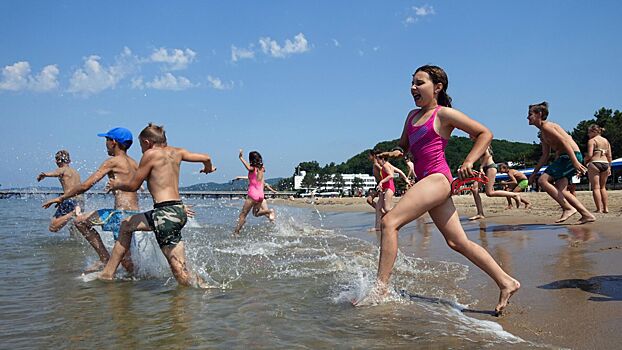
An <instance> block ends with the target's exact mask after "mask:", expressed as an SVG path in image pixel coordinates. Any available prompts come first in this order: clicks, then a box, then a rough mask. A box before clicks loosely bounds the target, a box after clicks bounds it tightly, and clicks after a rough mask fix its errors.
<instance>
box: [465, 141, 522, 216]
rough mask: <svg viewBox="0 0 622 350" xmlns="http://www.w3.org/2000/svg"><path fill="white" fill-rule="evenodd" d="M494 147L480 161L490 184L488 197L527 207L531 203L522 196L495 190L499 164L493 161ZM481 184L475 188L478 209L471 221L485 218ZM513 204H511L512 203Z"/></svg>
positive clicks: (510, 207)
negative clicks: (503, 198)
mask: <svg viewBox="0 0 622 350" xmlns="http://www.w3.org/2000/svg"><path fill="white" fill-rule="evenodd" d="M492 155H493V152H492V147H491V146H488V148H486V151H484V154H483V155H482V157H481V158H480V159H479V164H480V173H481V174H484V175H486V177H488V182H487V183H486V185H484V191H485V193H486V196H487V197H505V198H507V200H508V201H510V199H513V200H514V201H515V202H516V207H517V208H519V207H520V203H521V202H523V203H525V206H527V204H529V202H527V201H525V200H523V199H522V198H521V197H520V195H519V194H518V193H516V192H508V191H498V190H495V178H496V177H497V164H496V163H495V161H494V160H493V159H492ZM479 187H480V186H479V184H478V187H474V188H473V191H472V192H473V197H474V199H475V206H476V207H477V215H475V216H472V217H470V218H469V220H479V219H483V218H484V217H485V216H484V208H483V206H482V200H481V198H479V192H480V191H479ZM510 203H511V202H510ZM507 209H512V206H511V205H509V206H508V207H507Z"/></svg>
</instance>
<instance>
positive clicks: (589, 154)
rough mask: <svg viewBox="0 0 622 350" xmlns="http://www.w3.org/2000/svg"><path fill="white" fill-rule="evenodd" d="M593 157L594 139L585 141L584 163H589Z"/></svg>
mask: <svg viewBox="0 0 622 350" xmlns="http://www.w3.org/2000/svg"><path fill="white" fill-rule="evenodd" d="M592 157H594V139H589V140H588V141H587V153H586V154H585V164H587V163H589V162H590V161H591V160H592Z"/></svg>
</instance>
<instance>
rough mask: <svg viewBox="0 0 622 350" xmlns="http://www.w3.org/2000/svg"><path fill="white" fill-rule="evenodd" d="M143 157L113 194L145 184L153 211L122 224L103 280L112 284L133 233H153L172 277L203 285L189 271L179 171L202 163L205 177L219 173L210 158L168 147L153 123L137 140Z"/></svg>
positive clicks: (115, 185)
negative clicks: (190, 164)
mask: <svg viewBox="0 0 622 350" xmlns="http://www.w3.org/2000/svg"><path fill="white" fill-rule="evenodd" d="M138 139H139V141H140V147H141V149H142V152H143V156H142V158H141V159H140V164H139V165H138V169H137V170H136V172H135V173H134V175H133V176H132V178H131V179H129V180H122V179H117V178H114V179H110V182H109V186H110V189H111V190H121V191H128V192H135V191H137V190H138V189H139V188H140V185H141V184H142V183H143V181H147V188H148V189H149V192H150V193H151V195H152V196H153V201H154V205H153V210H150V211H148V212H145V213H142V214H136V215H132V216H130V217H129V218H126V219H124V220H123V221H122V222H121V232H120V234H119V240H117V241H116V243H115V244H114V248H113V250H112V256H111V257H110V260H108V263H107V264H106V267H104V270H103V271H102V272H101V275H100V277H99V278H100V279H103V280H112V279H113V278H114V273H115V271H116V270H117V267H118V266H119V263H120V262H121V259H122V258H123V256H124V255H125V253H126V251H127V250H128V249H129V247H130V241H131V239H132V233H133V232H134V231H153V232H154V233H155V236H156V240H157V241H158V244H159V246H160V249H161V250H162V253H163V254H164V256H165V257H166V260H167V261H168V263H169V265H170V267H171V271H172V273H173V276H174V277H175V279H176V280H177V282H178V283H179V284H181V285H184V286H189V285H192V284H194V285H201V284H202V282H203V281H202V280H201V278H200V277H198V276H197V275H196V274H195V273H194V272H189V271H188V269H187V267H186V254H185V251H184V242H183V241H182V237H181V230H182V228H183V227H184V226H185V225H186V221H187V216H186V212H185V210H184V205H183V203H182V201H181V199H180V196H179V168H180V165H181V162H182V161H186V162H195V163H203V169H202V170H201V172H202V173H205V174H209V173H211V172H214V171H216V168H214V167H213V165H212V159H211V158H210V156H209V155H207V154H200V153H192V152H189V151H187V150H185V149H183V148H177V147H172V146H169V145H168V144H167V142H166V134H165V132H164V128H163V127H162V126H157V125H154V124H152V123H149V125H148V126H147V127H146V128H144V129H143V130H142V131H141V132H140V135H139V136H138Z"/></svg>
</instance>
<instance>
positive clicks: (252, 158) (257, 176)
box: [233, 149, 276, 235]
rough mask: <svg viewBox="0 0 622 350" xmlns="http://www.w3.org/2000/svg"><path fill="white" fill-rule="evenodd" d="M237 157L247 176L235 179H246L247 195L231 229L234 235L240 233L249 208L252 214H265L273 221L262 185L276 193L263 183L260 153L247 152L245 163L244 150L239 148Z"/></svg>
mask: <svg viewBox="0 0 622 350" xmlns="http://www.w3.org/2000/svg"><path fill="white" fill-rule="evenodd" d="M239 158H240V161H241V162H242V164H244V167H245V168H246V170H248V176H238V177H236V178H235V180H239V179H248V192H247V194H248V196H247V198H246V201H244V205H243V206H242V210H241V211H240V216H239V217H238V223H237V225H236V227H235V230H234V231H233V233H234V234H236V235H239V234H240V231H241V230H242V226H244V223H245V222H246V217H247V216H248V213H249V212H250V211H251V209H252V211H253V215H254V216H256V217H259V216H266V217H267V218H268V219H269V220H270V221H271V222H274V219H275V217H276V214H275V212H274V209H268V202H267V201H266V199H265V196H264V191H263V189H264V187H267V188H268V189H269V190H270V191H272V192H273V193H276V190H275V189H274V188H272V187H270V185H268V184H267V183H265V179H264V175H265V172H266V168H265V167H264V165H263V158H262V157H261V154H259V152H256V151H252V152H250V153H249V154H248V163H247V162H246V160H244V151H243V150H241V149H240V154H239ZM249 163H250V164H249Z"/></svg>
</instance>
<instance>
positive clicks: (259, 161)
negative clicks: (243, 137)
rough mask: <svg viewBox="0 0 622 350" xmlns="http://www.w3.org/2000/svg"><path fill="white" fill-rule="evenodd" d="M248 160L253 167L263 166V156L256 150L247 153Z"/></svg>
mask: <svg viewBox="0 0 622 350" xmlns="http://www.w3.org/2000/svg"><path fill="white" fill-rule="evenodd" d="M248 162H249V163H251V166H252V167H253V168H261V167H263V158H262V157H261V154H259V152H257V151H252V152H249V153H248Z"/></svg>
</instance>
